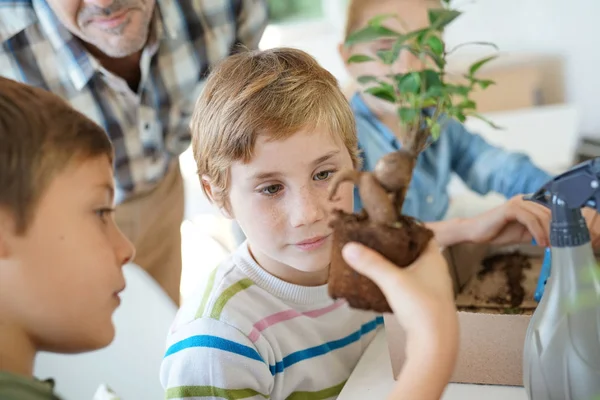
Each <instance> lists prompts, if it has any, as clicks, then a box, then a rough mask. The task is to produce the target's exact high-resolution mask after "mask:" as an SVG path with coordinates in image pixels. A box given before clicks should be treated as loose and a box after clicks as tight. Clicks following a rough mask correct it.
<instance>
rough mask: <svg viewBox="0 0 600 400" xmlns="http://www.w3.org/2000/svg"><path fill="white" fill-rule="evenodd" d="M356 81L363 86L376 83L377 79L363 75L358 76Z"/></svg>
mask: <svg viewBox="0 0 600 400" xmlns="http://www.w3.org/2000/svg"><path fill="white" fill-rule="evenodd" d="M356 80H357V81H358V83H360V84H361V85H364V84H366V83H369V82H377V77H376V76H373V75H363V76H359V77H358V78H356Z"/></svg>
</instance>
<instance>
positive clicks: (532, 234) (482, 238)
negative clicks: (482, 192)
mask: <svg viewBox="0 0 600 400" xmlns="http://www.w3.org/2000/svg"><path fill="white" fill-rule="evenodd" d="M463 223H464V224H465V226H464V227H463V229H466V232H468V240H469V241H471V242H474V243H492V244H498V245H503V244H512V243H525V242H530V241H531V239H532V238H534V239H535V240H536V242H537V243H538V245H540V246H543V247H545V246H549V245H550V240H549V229H550V210H548V209H547V208H546V207H544V206H542V205H540V204H536V203H534V202H532V201H526V200H524V199H523V196H521V195H519V196H515V197H513V198H511V199H510V200H508V201H507V202H506V203H504V204H502V205H501V206H499V207H496V208H493V209H491V210H489V211H486V212H485V213H483V214H481V215H478V216H476V217H473V218H469V219H466V220H464V222H463Z"/></svg>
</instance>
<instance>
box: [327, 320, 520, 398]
mask: <svg viewBox="0 0 600 400" xmlns="http://www.w3.org/2000/svg"><path fill="white" fill-rule="evenodd" d="M394 383H395V381H394V379H393V376H392V365H391V362H390V357H389V353H388V347H387V341H386V338H385V331H384V330H380V331H379V332H378V333H377V335H376V336H375V338H374V339H373V342H371V344H370V345H369V347H368V348H367V350H366V351H365V354H364V355H363V356H362V358H361V360H360V361H359V363H358V365H357V366H356V369H355V370H354V372H352V375H351V376H350V379H348V382H347V383H346V385H345V386H344V389H343V390H342V392H341V393H340V395H339V397H338V400H365V399H369V400H371V399H372V400H385V399H386V397H387V395H388V394H389V393H390V392H391V391H392V387H393V386H394ZM442 399H443V400H471V399H472V400H481V399H486V400H527V395H526V394H525V389H523V388H522V387H511V386H494V385H466V384H459V383H451V384H449V385H448V387H447V388H446V391H445V393H444V395H443V397H442Z"/></svg>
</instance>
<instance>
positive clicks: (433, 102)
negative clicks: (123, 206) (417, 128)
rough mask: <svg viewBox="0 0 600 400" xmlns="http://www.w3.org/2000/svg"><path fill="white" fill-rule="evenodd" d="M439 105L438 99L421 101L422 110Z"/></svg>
mask: <svg viewBox="0 0 600 400" xmlns="http://www.w3.org/2000/svg"><path fill="white" fill-rule="evenodd" d="M437 103H438V102H437V101H436V99H431V98H429V99H428V98H425V99H424V100H422V101H421V108H427V107H434V106H436V105H437Z"/></svg>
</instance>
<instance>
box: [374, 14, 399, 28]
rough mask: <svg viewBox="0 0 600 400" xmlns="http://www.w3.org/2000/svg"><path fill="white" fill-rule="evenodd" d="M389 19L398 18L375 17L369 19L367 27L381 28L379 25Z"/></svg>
mask: <svg viewBox="0 0 600 400" xmlns="http://www.w3.org/2000/svg"><path fill="white" fill-rule="evenodd" d="M389 18H398V15H397V14H381V15H376V16H374V17H373V18H371V19H370V20H369V22H367V25H369V26H375V27H378V26H381V23H382V22H383V21H385V20H386V19H389Z"/></svg>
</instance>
